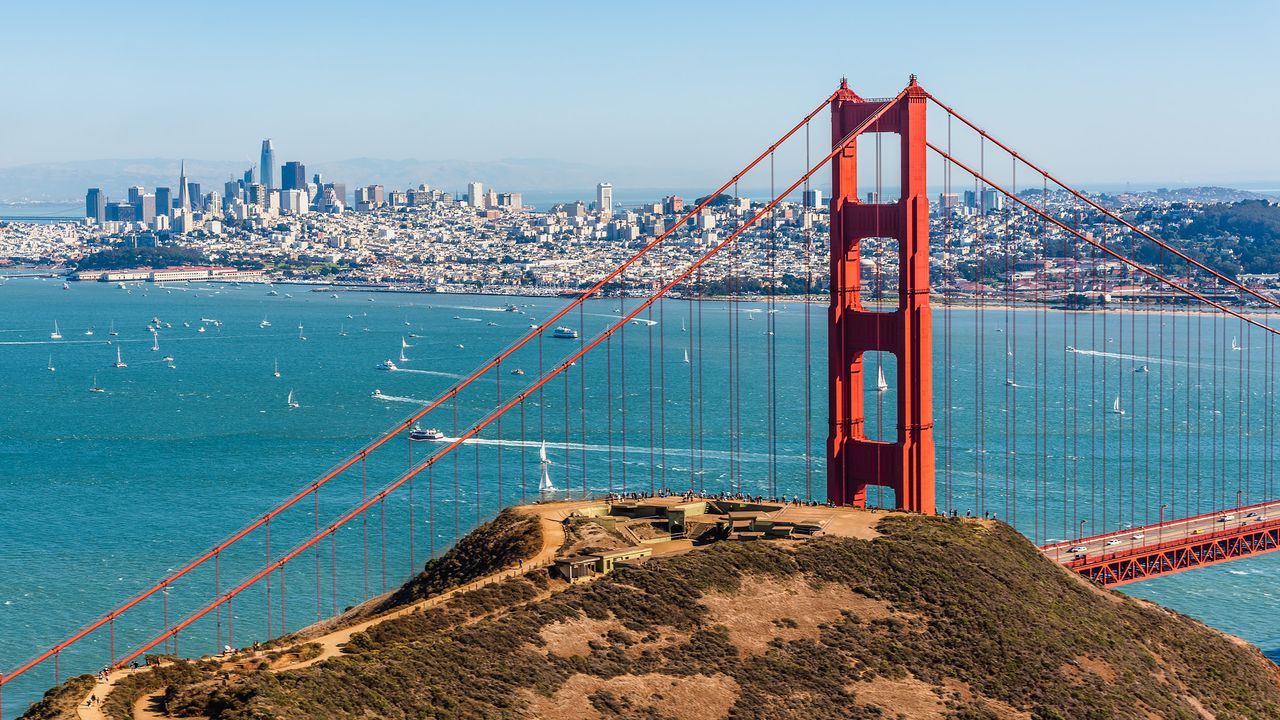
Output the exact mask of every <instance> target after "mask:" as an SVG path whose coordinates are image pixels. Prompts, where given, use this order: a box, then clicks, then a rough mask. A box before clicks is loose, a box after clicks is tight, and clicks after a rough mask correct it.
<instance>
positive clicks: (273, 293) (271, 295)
mask: <svg viewBox="0 0 1280 720" xmlns="http://www.w3.org/2000/svg"><path fill="white" fill-rule="evenodd" d="M279 294H280V293H278V292H276V291H275V290H272V291H270V292H268V293H267V296H268V297H276V296H277V295H279Z"/></svg>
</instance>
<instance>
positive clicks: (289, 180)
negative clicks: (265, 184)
mask: <svg viewBox="0 0 1280 720" xmlns="http://www.w3.org/2000/svg"><path fill="white" fill-rule="evenodd" d="M280 189H281V190H306V189H307V169H306V168H305V167H303V165H302V163H300V162H298V161H296V160H291V161H289V162H287V163H285V164H284V171H283V172H281V173H280Z"/></svg>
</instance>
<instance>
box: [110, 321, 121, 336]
mask: <svg viewBox="0 0 1280 720" xmlns="http://www.w3.org/2000/svg"><path fill="white" fill-rule="evenodd" d="M107 334H108V335H111V336H112V337H115V336H116V335H119V334H120V333H118V332H116V321H115V320H112V321H111V329H110V330H109V331H107Z"/></svg>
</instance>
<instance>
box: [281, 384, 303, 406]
mask: <svg viewBox="0 0 1280 720" xmlns="http://www.w3.org/2000/svg"><path fill="white" fill-rule="evenodd" d="M285 404H286V405H288V407H289V409H290V410H292V409H294V408H297V407H302V406H301V405H299V404H298V401H297V400H294V399H293V388H289V397H288V399H286V400H285Z"/></svg>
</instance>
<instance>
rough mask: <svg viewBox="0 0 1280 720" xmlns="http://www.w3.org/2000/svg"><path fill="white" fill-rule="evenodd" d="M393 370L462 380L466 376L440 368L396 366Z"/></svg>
mask: <svg viewBox="0 0 1280 720" xmlns="http://www.w3.org/2000/svg"><path fill="white" fill-rule="evenodd" d="M391 372H402V373H417V374H418V375H434V376H436V377H446V378H453V379H454V380H461V379H463V378H464V377H466V376H465V375H459V374H458V373H450V372H441V371H439V370H417V369H414V368H396V369H395V370H392V371H391Z"/></svg>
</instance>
